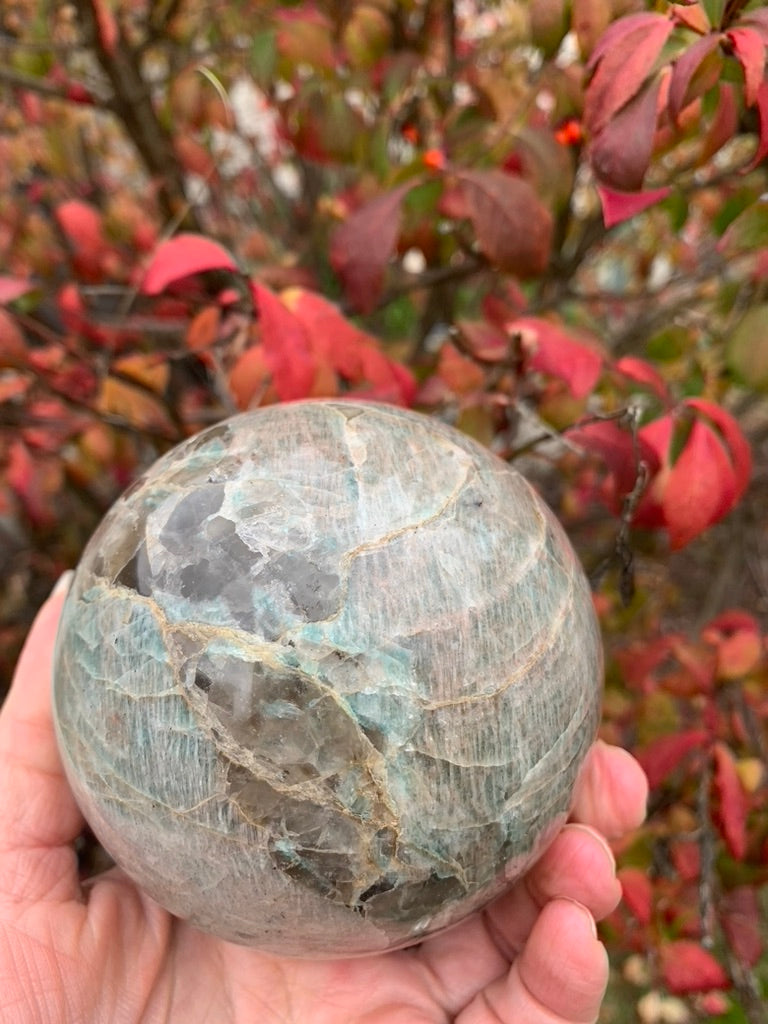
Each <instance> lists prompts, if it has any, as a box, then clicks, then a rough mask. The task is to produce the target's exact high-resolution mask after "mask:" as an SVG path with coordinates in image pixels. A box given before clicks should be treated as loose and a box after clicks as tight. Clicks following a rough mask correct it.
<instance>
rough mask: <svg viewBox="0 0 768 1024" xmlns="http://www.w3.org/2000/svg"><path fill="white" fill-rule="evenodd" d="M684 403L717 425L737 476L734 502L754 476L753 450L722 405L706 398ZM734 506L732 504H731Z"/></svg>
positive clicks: (686, 400) (687, 399)
mask: <svg viewBox="0 0 768 1024" xmlns="http://www.w3.org/2000/svg"><path fill="white" fill-rule="evenodd" d="M683 404H684V405H687V406H688V407H689V408H691V409H696V410H697V411H698V412H699V413H701V414H703V415H704V416H705V417H706V418H707V419H708V420H711V421H712V423H714V425H715V426H716V427H717V429H718V431H719V432H720V434H721V435H722V437H723V440H724V441H725V444H726V446H727V449H728V451H729V453H730V459H731V464H732V465H733V471H734V476H735V484H736V494H735V497H734V504H735V502H737V501H738V500H739V499H740V498H741V496H742V495H743V494H744V492H745V491H746V489H747V487H748V486H749V481H750V478H751V476H752V451H751V449H750V447H749V442H748V441H747V439H746V437H744V434H743V433H742V431H741V427H740V426H739V425H738V423H737V422H736V420H735V419H734V418H733V416H731V414H730V413H729V412H726V411H725V409H723V407H722V406H721V405H717V404H716V403H715V402H710V401H707V399H705V398H686V399H685V401H684V403H683ZM731 507H732V506H731Z"/></svg>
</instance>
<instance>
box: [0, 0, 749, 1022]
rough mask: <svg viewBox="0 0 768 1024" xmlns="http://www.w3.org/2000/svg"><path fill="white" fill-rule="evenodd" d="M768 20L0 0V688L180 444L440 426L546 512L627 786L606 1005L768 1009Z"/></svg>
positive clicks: (605, 2) (703, 10) (502, 1)
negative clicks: (318, 407)
mask: <svg viewBox="0 0 768 1024" xmlns="http://www.w3.org/2000/svg"><path fill="white" fill-rule="evenodd" d="M767 45H768V12H767V11H766V9H765V8H763V6H762V5H761V4H759V3H754V2H752V3H745V2H742V0H698V2H691V0H686V2H682V3H678V4H670V3H666V2H665V0H658V2H657V3H646V2H644V0H536V2H534V3H523V2H513V0H499V2H498V3H492V2H486V3H483V2H479V0H478V2H473V0H357V2H355V0H348V2H336V3H334V2H330V0H328V2H321V0H317V2H316V3H282V4H276V3H271V2H258V3H257V2H254V0H228V2H227V3H208V4H204V3H201V2H199V0H161V2H159V3H152V4H149V3H145V2H142V0H112V2H110V0H75V2H74V3H70V4H61V3H52V2H50V3H46V2H43V3H37V2H32V0H7V2H5V3H4V4H3V5H2V7H0V51H1V55H0V569H1V571H2V576H3V581H4V583H3V586H2V588H0V640H1V641H2V642H1V643H0V674H1V677H2V680H3V682H2V687H4V686H6V685H7V680H8V679H9V677H10V673H11V671H12V666H13V663H14V661H15V657H16V654H17V652H18V649H19V645H20V643H21V641H22V639H23V636H24V634H25V632H26V630H27V628H28V625H29V622H30V620H31V617H32V615H33V613H34V610H35V608H36V607H37V606H38V605H39V603H40V602H41V601H42V599H43V597H44V596H45V594H46V593H47V592H48V590H49V589H50V587H51V585H52V582H53V580H54V579H55V578H56V577H57V576H58V574H59V573H60V572H61V571H62V570H63V569H64V568H65V567H67V566H70V565H72V564H74V563H75V562H76V560H77V557H78V554H79V552H80V550H81V548H82V546H83V544H84V543H85V540H86V539H87V537H88V535H89V534H90V532H91V530H92V529H93V527H94V526H95V524H96V522H97V521H98V519H99V518H100V516H101V515H102V514H103V512H104V511H105V510H106V509H107V508H108V507H109V505H110V504H111V502H112V501H113V500H114V498H115V497H116V496H117V495H118V494H119V493H120V492H121V490H123V489H124V488H125V487H126V486H127V485H128V484H129V483H130V482H131V480H132V479H134V477H135V476H136V475H137V474H138V473H139V472H140V471H141V469H142V468H144V467H146V466H147V465H148V464H149V463H150V462H151V461H152V460H153V459H154V458H155V457H156V456H157V455H158V454H159V453H160V452H162V451H164V450H166V449H167V448H168V447H169V446H170V445H172V444H173V443H174V442H176V441H178V440H179V439H181V438H182V437H184V436H187V435H189V434H191V433H193V432H195V431H196V430H198V429H200V428H201V427H203V426H205V425H206V424H208V423H211V422H215V421H216V420H218V419H220V418H221V417H222V416H225V415H228V414H230V413H233V412H235V411H237V410H239V409H244V408H252V407H255V406H257V405H259V404H262V403H267V402H273V401H281V400H289V399H291V398H297V397H305V396H322V395H337V394H347V393H354V394H362V395H367V396H369V397H373V398H377V399H379V400H384V401H392V402H398V403H402V404H409V405H414V406H415V407H417V408H421V409H423V410H425V411H427V412H430V413H432V414H434V415H436V416H440V417H443V418H445V419H447V420H449V421H450V422H453V423H455V424H457V425H458V426H459V427H460V428H461V429H463V430H465V431H467V432H468V433H470V434H472V435H473V436H475V437H476V438H478V439H479V440H481V441H482V442H483V443H485V444H488V445H490V446H491V447H493V448H494V450H496V451H497V452H498V453H499V454H500V455H501V456H502V457H504V458H508V459H513V460H515V462H516V464H517V465H519V466H520V468H521V469H522V470H523V471H524V472H526V473H527V474H528V475H529V476H531V477H532V478H533V479H534V480H535V481H536V483H537V484H538V486H539V487H540V488H541V490H542V491H543V492H544V494H545V496H546V497H547V498H548V500H549V501H550V503H551V504H552V505H553V506H554V507H555V509H556V510H557V511H558V514H559V515H560V517H561V518H562V520H563V521H564V523H565V524H566V527H567V528H568V530H569V533H570V535H571V536H572V538H573V539H574V542H575V543H576V545H577V547H578V550H579V552H580V554H581V556H582V558H583V561H584V563H585V566H586V567H587V570H588V571H589V573H590V575H591V578H592V580H593V583H594V588H595V600H596V604H597V607H598V611H599V613H600V615H601V618H602V621H603V626H604V632H605V639H606V645H607V649H608V652H609V673H608V686H607V693H606V704H605V721H604V726H603V733H604V735H605V737H606V738H607V739H610V740H612V741H616V742H620V743H623V744H625V745H626V746H628V747H630V748H631V749H633V750H634V751H635V752H636V753H637V754H638V756H639V757H640V758H641V760H642V763H643V764H644V766H645V767H646V770H647V771H648V773H649V777H650V779H651V783H652V801H651V808H650V810H651V813H650V816H649V821H648V824H647V825H646V826H645V827H644V829H643V830H641V832H640V833H638V834H637V835H636V836H634V837H632V839H631V840H630V841H628V842H627V843H626V844H623V846H622V847H621V848H620V849H618V850H617V853H618V854H619V858H620V865H621V877H622V881H623V883H624V889H625V896H626V900H625V906H624V907H623V908H621V909H620V910H619V911H618V912H617V913H616V914H615V915H614V917H613V918H612V920H611V921H609V922H608V923H607V925H606V926H605V928H604V935H605V938H606V941H607V942H608V945H609V949H610V952H611V955H612V960H613V963H614V965H615V968H616V971H615V974H616V981H615V986H614V995H613V998H612V999H610V1000H609V1001H608V1003H607V1004H606V1009H605V1012H604V1018H605V1020H606V1021H609V1020H635V1019H640V1020H642V1021H646V1022H654V1021H687V1020H691V1021H693V1020H716V1021H730V1022H741V1021H749V1022H756V1021H764V1020H765V1019H766V1015H765V1014H766V1011H765V1000H766V997H767V996H768V959H767V958H766V955H765V952H764V944H765V937H766V936H765V919H766V915H765V911H766V895H765V893H766V888H765V883H766V878H767V877H768V810H767V808H766V765H767V764H768V730H767V728H766V718H767V717H768V697H767V696H766V683H767V682H768V656H767V653H768V650H767V645H766V630H767V629H768V534H767V533H766V515H765V508H766V500H767V499H768V474H767V473H766V458H765V456H766V446H767V445H768V409H767V407H766V401H765V393H766V390H768V295H767V294H766V282H767V281H768V255H767V254H768V204H767V203H766V201H765V199H764V196H765V194H766V163H765V157H766V153H768V83H767V82H766V78H765V51H766V46H767Z"/></svg>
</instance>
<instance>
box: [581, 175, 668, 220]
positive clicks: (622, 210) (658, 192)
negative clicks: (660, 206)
mask: <svg viewBox="0 0 768 1024" xmlns="http://www.w3.org/2000/svg"><path fill="white" fill-rule="evenodd" d="M671 191H672V189H671V188H670V186H669V185H665V186H664V187H663V188H652V189H649V190H648V191H646V192H617V191H616V190H615V189H610V188H606V187H605V186H604V185H598V186H597V194H598V196H599V197H600V205H601V206H602V208H603V221H604V223H605V226H606V227H607V228H612V227H613V226H614V225H615V224H621V223H622V222H623V221H625V220H629V218H630V217H634V216H635V214H637V213H642V212H643V210H647V209H648V207H649V206H655V205H656V203H660V202H661V201H662V200H663V199H666V198H667V196H668V195H669V193H670V192H671Z"/></svg>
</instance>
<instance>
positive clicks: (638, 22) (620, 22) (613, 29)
mask: <svg viewBox="0 0 768 1024" xmlns="http://www.w3.org/2000/svg"><path fill="white" fill-rule="evenodd" d="M661 17H662V15H660V14H652V13H649V12H647V11H641V12H640V13H637V14H628V15H626V16H625V17H623V18H618V19H617V20H616V21H614V22H613V23H612V24H611V25H609V26H608V28H607V29H606V30H605V32H603V34H602V35H601V36H600V38H599V39H598V41H597V43H596V44H595V48H594V49H593V51H592V53H591V54H590V57H589V60H588V61H587V67H586V69H587V71H594V69H595V68H596V67H597V64H598V62H599V61H600V60H602V58H603V57H604V56H605V55H606V54H607V53H609V52H610V51H611V50H613V47H614V45H615V44H616V43H617V42H620V41H621V40H622V39H623V38H624V37H625V36H627V35H630V34H631V33H634V32H637V31H640V30H641V29H642V30H645V29H647V28H650V27H651V25H654V24H655V23H656V22H657V21H658V20H659V18H661Z"/></svg>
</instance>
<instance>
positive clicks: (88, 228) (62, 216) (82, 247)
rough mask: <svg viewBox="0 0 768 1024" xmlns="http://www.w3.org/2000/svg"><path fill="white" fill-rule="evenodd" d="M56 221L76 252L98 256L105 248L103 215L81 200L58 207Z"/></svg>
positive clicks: (74, 200) (70, 201)
mask: <svg viewBox="0 0 768 1024" xmlns="http://www.w3.org/2000/svg"><path fill="white" fill-rule="evenodd" d="M56 220H57V221H58V224H59V227H60V228H61V230H62V231H63V232H64V234H65V235H66V236H67V239H68V240H69V243H70V245H71V246H72V247H73V248H74V249H75V251H76V252H83V253H86V254H87V255H93V254H94V253H95V254H98V253H100V252H101V250H102V249H103V248H104V235H103V232H102V224H101V214H100V213H99V211H98V210H97V209H96V207H95V206H91V205H90V204H89V203H84V202H83V201H82V200H81V199H70V200H68V201H67V202H65V203H60V204H59V205H58V206H57V207H56Z"/></svg>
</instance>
